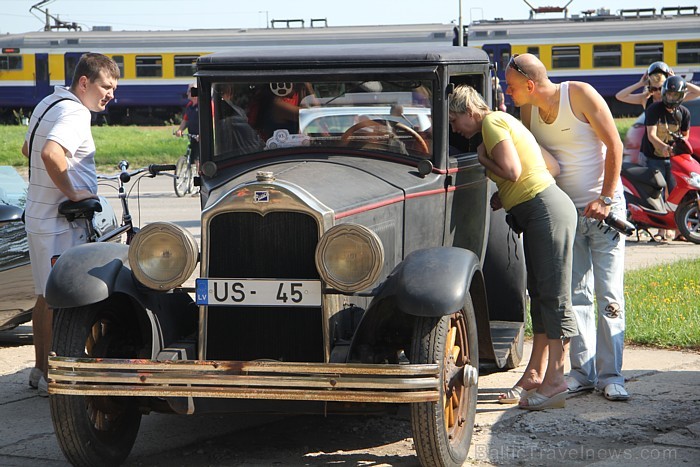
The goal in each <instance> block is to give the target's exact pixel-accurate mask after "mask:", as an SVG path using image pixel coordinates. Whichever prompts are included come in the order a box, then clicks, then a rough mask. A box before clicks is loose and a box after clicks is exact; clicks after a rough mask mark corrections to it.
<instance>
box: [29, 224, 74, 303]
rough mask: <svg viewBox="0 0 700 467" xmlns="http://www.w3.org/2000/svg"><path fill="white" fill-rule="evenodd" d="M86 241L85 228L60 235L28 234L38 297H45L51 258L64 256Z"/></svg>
mask: <svg viewBox="0 0 700 467" xmlns="http://www.w3.org/2000/svg"><path fill="white" fill-rule="evenodd" d="M86 241H87V229H86V228H83V227H75V228H71V229H69V230H67V231H65V232H62V233H59V234H33V233H29V232H27V243H28V245H29V260H30V261H31V264H32V276H33V277H34V291H35V293H36V294H37V295H41V296H44V292H45V289H46V281H47V280H48V278H49V273H50V272H51V258H53V257H54V256H56V255H60V254H62V253H63V252H64V251H66V250H67V249H69V248H70V247H72V246H75V245H81V244H83V243H85V242H86Z"/></svg>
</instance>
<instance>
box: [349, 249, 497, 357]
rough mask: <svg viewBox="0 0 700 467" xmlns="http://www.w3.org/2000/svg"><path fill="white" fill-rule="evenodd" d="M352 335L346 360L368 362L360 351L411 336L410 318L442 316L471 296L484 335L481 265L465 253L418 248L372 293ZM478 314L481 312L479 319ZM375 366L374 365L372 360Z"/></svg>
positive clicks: (485, 316)
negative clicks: (373, 294) (387, 340)
mask: <svg viewBox="0 0 700 467" xmlns="http://www.w3.org/2000/svg"><path fill="white" fill-rule="evenodd" d="M375 292H376V294H375V297H374V299H372V301H371V302H370V304H369V306H368V307H367V309H366V311H365V313H364V314H363V316H362V319H361V321H360V323H359V324H358V327H357V329H356V331H355V333H354V335H353V338H352V342H351V344H350V349H349V353H348V355H349V357H348V358H349V361H362V362H366V363H369V362H370V360H368V359H367V358H366V357H365V355H364V353H363V349H364V348H365V347H367V345H368V346H369V347H370V348H371V347H372V346H373V343H376V342H379V341H381V340H382V339H383V337H382V336H393V337H392V339H395V338H396V337H397V334H401V335H404V338H410V333H411V329H412V323H413V317H441V316H446V315H450V314H452V313H454V312H455V311H457V310H459V309H461V308H462V306H463V305H464V303H465V300H466V299H467V296H469V295H471V298H472V301H473V302H474V304H475V312H476V320H477V326H478V325H479V323H480V322H481V321H485V323H486V330H487V331H488V314H487V313H488V312H487V305H486V290H485V287H484V281H483V274H482V273H481V263H480V261H479V258H478V256H476V254H474V253H473V252H471V251H469V250H465V249H462V248H456V247H435V248H427V249H424V250H416V251H414V252H412V253H411V254H409V255H408V256H406V258H405V259H404V260H403V261H402V262H401V263H400V264H399V265H397V266H396V268H394V270H393V271H392V273H391V274H390V275H389V276H388V277H387V280H386V281H384V283H382V284H381V285H380V286H379V287H378V290H375ZM479 310H483V311H484V312H483V313H482V314H483V316H481V315H480V313H479ZM375 363H376V362H375Z"/></svg>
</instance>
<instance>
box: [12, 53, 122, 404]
mask: <svg viewBox="0 0 700 467" xmlns="http://www.w3.org/2000/svg"><path fill="white" fill-rule="evenodd" d="M118 79H119V67H118V66H117V64H116V63H115V62H114V61H113V60H112V59H111V58H109V57H106V56H104V55H101V54H96V53H88V54H85V55H83V56H82V57H81V58H80V61H79V62H78V65H77V66H76V69H75V73H74V75H73V82H72V84H71V86H70V88H64V87H59V86H57V87H56V89H55V92H54V93H53V94H51V95H50V96H47V97H46V98H44V99H43V100H42V101H41V102H40V103H39V104H38V105H37V106H36V108H35V109H34V112H33V113H32V118H31V120H30V122H29V130H28V131H27V134H26V136H25V140H24V146H22V154H24V155H25V156H26V157H28V158H29V191H28V193H27V203H26V206H25V223H26V230H27V240H28V243H29V258H30V260H31V263H32V274H33V276H34V287H35V290H36V294H37V302H36V305H35V306H34V311H33V312H32V327H33V334H34V352H35V357H36V363H35V367H34V368H32V371H31V373H30V375H29V385H30V386H31V387H33V388H37V387H38V388H39V394H40V395H42V396H47V395H48V393H47V392H46V390H47V383H46V372H47V370H48V352H49V347H50V345H51V334H52V332H51V331H52V329H51V327H52V323H53V311H52V310H51V309H50V308H49V307H48V305H47V303H46V300H45V299H44V288H45V286H46V280H47V278H48V276H49V272H50V271H51V258H52V257H53V256H56V255H60V254H61V253H63V252H64V251H65V250H67V249H68V248H70V247H72V246H74V245H77V244H79V243H83V242H85V238H86V231H85V229H84V228H80V227H76V226H73V225H71V224H70V223H69V222H68V221H67V220H66V219H65V217H63V216H61V215H59V214H58V205H59V204H60V203H61V202H63V201H66V200H71V201H80V200H83V199H87V198H97V174H96V172H95V143H94V141H93V139H92V132H91V129H90V121H91V115H90V112H91V111H92V112H102V111H103V110H104V109H105V106H106V105H107V103H108V102H109V101H111V100H112V99H113V98H114V91H115V89H117V80H118ZM30 146H31V147H30Z"/></svg>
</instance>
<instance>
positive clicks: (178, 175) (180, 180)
mask: <svg viewBox="0 0 700 467" xmlns="http://www.w3.org/2000/svg"><path fill="white" fill-rule="evenodd" d="M185 135H187V138H188V139H189V141H188V143H187V152H185V155H184V156H180V158H179V159H178V160H177V163H176V164H175V178H174V179H173V185H174V187H175V194H176V195H177V197H178V198H182V197H183V196H185V195H186V194H187V193H192V190H193V189H194V174H195V170H196V169H195V168H193V166H194V165H195V161H194V160H193V158H192V144H199V135H191V134H189V133H185V134H183V136H185Z"/></svg>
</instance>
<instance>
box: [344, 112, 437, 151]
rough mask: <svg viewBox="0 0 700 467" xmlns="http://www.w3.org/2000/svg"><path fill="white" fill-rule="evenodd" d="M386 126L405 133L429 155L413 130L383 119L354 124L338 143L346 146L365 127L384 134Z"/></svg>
mask: <svg viewBox="0 0 700 467" xmlns="http://www.w3.org/2000/svg"><path fill="white" fill-rule="evenodd" d="M387 124H389V125H390V126H393V127H394V128H396V129H399V130H402V131H405V132H406V133H408V134H409V135H411V137H413V139H415V140H416V141H417V142H418V145H419V146H420V150H421V151H423V152H424V153H426V154H430V149H428V144H427V143H426V142H425V140H424V139H423V137H422V136H421V135H419V134H418V132H416V130H414V129H413V128H411V127H409V126H407V125H405V124H403V123H399V122H394V121H391V120H387V119H384V118H375V119H367V120H362V121H361V122H357V123H355V124H354V125H353V126H351V127H350V128H348V129H347V130H345V133H343V136H341V137H340V141H341V142H343V143H345V144H347V142H348V141H349V140H350V138H351V137H353V136H354V135H355V133H357V132H358V131H359V130H361V129H363V128H367V127H375V128H377V129H380V130H383V131H384V132H386V128H387Z"/></svg>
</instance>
